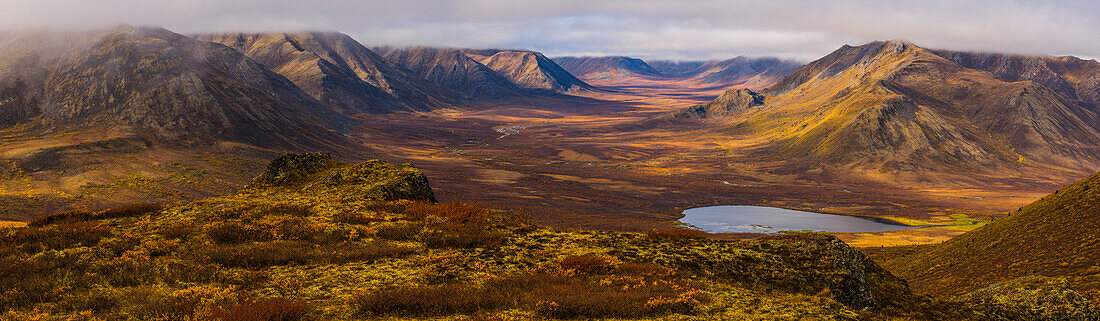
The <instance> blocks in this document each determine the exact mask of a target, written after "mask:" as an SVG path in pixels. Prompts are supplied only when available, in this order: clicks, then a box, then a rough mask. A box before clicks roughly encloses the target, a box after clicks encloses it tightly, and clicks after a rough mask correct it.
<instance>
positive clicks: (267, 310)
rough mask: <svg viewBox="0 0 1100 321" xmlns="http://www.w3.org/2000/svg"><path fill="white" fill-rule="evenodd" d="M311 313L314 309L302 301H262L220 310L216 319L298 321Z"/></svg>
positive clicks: (215, 315)
mask: <svg viewBox="0 0 1100 321" xmlns="http://www.w3.org/2000/svg"><path fill="white" fill-rule="evenodd" d="M311 311H313V308H312V307H310V306H309V305H308V304H306V303H305V302H303V301H301V300H290V299H260V300H247V301H244V302H241V303H240V304H237V305H236V306H233V307H231V308H223V309H219V310H217V311H215V313H214V317H215V318H216V319H218V320H223V321H296V320H301V319H302V318H304V317H305V316H306V315H307V314H309V313H310V312H311Z"/></svg>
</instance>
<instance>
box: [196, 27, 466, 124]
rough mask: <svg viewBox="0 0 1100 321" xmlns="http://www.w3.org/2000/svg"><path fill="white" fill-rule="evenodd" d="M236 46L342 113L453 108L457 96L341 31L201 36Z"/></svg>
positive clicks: (201, 38)
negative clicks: (376, 52)
mask: <svg viewBox="0 0 1100 321" xmlns="http://www.w3.org/2000/svg"><path fill="white" fill-rule="evenodd" d="M194 37H195V38H196V39H200V40H204V41H212V42H217V43H221V44H224V45H226V46H229V47H231V48H234V49H236V50H238V51H240V52H242V53H244V54H245V55H247V56H248V57H251V58H252V59H254V60H256V61H257V62H259V63H261V64H263V65H265V66H267V67H268V68H270V69H271V70H273V71H275V72H277V73H279V74H281V75H283V76H285V77H286V78H288V79H290V80H291V81H293V82H294V83H295V84H297V85H298V86H299V87H301V88H302V89H303V90H305V91H306V92H308V93H309V94H310V95H311V96H313V97H314V98H316V99H317V100H320V101H321V102H323V103H324V104H326V105H328V106H330V107H332V108H336V109H339V110H341V111H343V112H345V113H351V114H354V113H360V112H363V113H371V114H380V113H389V112H395V111H430V110H435V109H440V108H454V107H455V106H456V105H460V104H461V103H462V101H463V97H462V95H461V94H459V93H457V92H455V91H453V90H450V89H448V88H444V87H442V86H438V85H436V84H433V83H431V82H428V81H426V80H424V79H422V78H420V77H419V76H418V75H415V74H414V73H413V72H411V71H409V70H407V69H405V68H404V67H401V66H398V65H395V64H393V63H390V62H389V61H387V60H386V59H385V58H382V57H381V56H379V55H377V54H375V53H374V52H372V51H371V50H370V49H367V48H366V47H364V46H363V45H362V44H360V43H359V42H356V41H355V40H354V39H352V38H351V37H348V36H347V35H344V34H340V33H321V32H302V33H258V34H243V33H240V34H203V35H196V36H194Z"/></svg>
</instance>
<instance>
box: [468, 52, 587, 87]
mask: <svg viewBox="0 0 1100 321" xmlns="http://www.w3.org/2000/svg"><path fill="white" fill-rule="evenodd" d="M463 53H465V54H466V55H467V56H470V58H474V59H475V60H477V61H478V62H481V63H482V64H483V65H485V66H488V67H489V68H490V69H493V70H494V71H496V72H497V73H498V74H500V75H502V76H504V77H505V78H508V79H509V80H511V81H512V83H514V84H516V85H517V86H519V87H521V88H529V89H539V90H547V91H551V92H556V93H569V92H575V91H578V90H591V89H593V87H592V86H591V85H589V84H587V83H585V82H583V81H581V80H580V79H577V77H574V76H573V74H570V73H569V72H568V71H565V69H562V68H561V66H558V64H557V63H554V61H552V60H550V58H546V56H543V55H542V54H541V53H538V52H534V51H527V50H497V49H484V50H474V49H467V50H463Z"/></svg>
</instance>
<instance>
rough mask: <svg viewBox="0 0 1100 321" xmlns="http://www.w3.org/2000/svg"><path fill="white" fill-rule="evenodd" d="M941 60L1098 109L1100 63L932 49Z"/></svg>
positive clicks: (1072, 59) (1099, 99)
mask: <svg viewBox="0 0 1100 321" xmlns="http://www.w3.org/2000/svg"><path fill="white" fill-rule="evenodd" d="M933 52H934V53H935V54H937V55H939V56H941V57H944V58H946V59H948V60H951V61H953V62H955V63H957V64H959V65H962V66H964V67H967V68H971V69H978V70H984V71H988V72H989V73H990V74H992V75H993V76H994V77H996V78H997V79H1000V80H1003V81H1007V82H1015V81H1031V82H1034V83H1037V84H1040V85H1043V86H1044V87H1047V88H1049V89H1051V90H1053V91H1055V92H1057V93H1059V94H1062V95H1063V96H1065V97H1067V98H1069V99H1077V100H1080V101H1082V102H1084V103H1087V104H1089V105H1091V107H1092V108H1093V110H1096V108H1098V107H1100V63H1098V62H1096V61H1095V60H1083V59H1079V58H1077V57H1073V56H1066V57H1051V56H1025V55H1010V54H998V53H975V52H960V51H951V50H933Z"/></svg>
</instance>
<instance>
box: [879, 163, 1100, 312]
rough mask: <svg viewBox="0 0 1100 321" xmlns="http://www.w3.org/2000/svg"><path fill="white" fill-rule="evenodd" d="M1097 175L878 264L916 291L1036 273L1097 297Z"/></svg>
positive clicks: (943, 290)
mask: <svg viewBox="0 0 1100 321" xmlns="http://www.w3.org/2000/svg"><path fill="white" fill-rule="evenodd" d="M1098 256H1100V173H1098V174H1095V175H1092V176H1089V177H1088V178H1085V179H1082V180H1081V181H1078V182H1076V183H1074V184H1072V185H1069V186H1066V187H1064V188H1062V189H1060V190H1057V191H1055V192H1054V193H1052V194H1050V195H1048V196H1046V197H1043V198H1042V199H1040V200H1038V201H1035V202H1034V203H1031V204H1030V205H1027V206H1024V207H1022V208H1020V209H1019V210H1017V211H1013V212H1012V213H1009V214H1008V215H1007V216H1005V217H1002V218H998V219H996V220H994V221H993V222H990V223H989V224H987V225H985V226H983V227H981V228H978V229H976V230H973V231H970V232H967V233H965V234H963V235H960V236H958V237H955V238H953V239H951V240H949V241H947V242H944V243H943V244H938V245H934V246H932V247H931V248H930V249H927V250H923V251H919V252H917V253H915V254H911V255H908V256H904V257H899V258H896V259H893V260H891V261H889V262H887V263H886V266H887V267H888V268H889V269H890V270H891V271H894V272H895V273H898V274H899V275H901V276H902V277H904V278H906V279H907V280H909V282H910V284H911V285H913V286H914V287H915V288H916V289H918V290H920V291H922V292H929V293H936V294H959V293H965V292H969V291H973V290H975V289H978V288H981V287H985V286H988V285H991V284H993V283H997V282H1000V281H1004V280H1011V279H1014V278H1019V277H1024V276H1029V275H1043V276H1050V277H1060V278H1066V279H1068V280H1069V285H1070V286H1071V287H1072V288H1076V289H1078V290H1081V291H1083V292H1085V293H1087V294H1088V295H1090V296H1091V298H1092V299H1093V300H1096V299H1098V298H1100V268H1098V267H1097V265H1096V260H1095V258H1097V257H1098Z"/></svg>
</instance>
